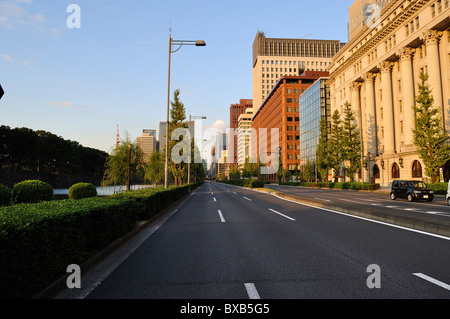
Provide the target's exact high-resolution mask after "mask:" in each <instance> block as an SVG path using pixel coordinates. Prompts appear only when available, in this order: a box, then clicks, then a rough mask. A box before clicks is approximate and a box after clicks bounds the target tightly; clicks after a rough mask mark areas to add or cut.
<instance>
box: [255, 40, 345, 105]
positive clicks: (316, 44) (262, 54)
mask: <svg viewBox="0 0 450 319" xmlns="http://www.w3.org/2000/svg"><path fill="white" fill-rule="evenodd" d="M343 46H344V44H342V43H341V42H340V41H335V40H312V39H278V38H266V36H265V34H264V33H263V32H258V33H257V34H256V37H255V40H254V42H253V107H255V108H256V109H257V108H259V107H260V106H261V104H262V103H263V101H264V100H265V98H266V97H267V96H268V95H269V93H270V92H271V91H272V89H273V88H274V86H275V84H277V82H278V80H279V79H280V78H281V77H282V76H298V75H301V74H302V73H303V72H304V71H327V67H328V66H329V65H330V64H331V62H332V58H333V56H334V55H335V54H336V53H337V52H338V51H339V50H340V49H341V48H342V47H343Z"/></svg>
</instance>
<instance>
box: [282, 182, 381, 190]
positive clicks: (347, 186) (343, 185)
mask: <svg viewBox="0 0 450 319" xmlns="http://www.w3.org/2000/svg"><path fill="white" fill-rule="evenodd" d="M278 185H287V186H301V187H314V188H330V189H332V188H336V189H354V190H372V191H373V190H378V189H380V184H368V183H364V184H361V183H356V182H355V183H350V182H345V183H322V182H321V183H313V182H299V183H293V182H289V183H284V182H280V183H278Z"/></svg>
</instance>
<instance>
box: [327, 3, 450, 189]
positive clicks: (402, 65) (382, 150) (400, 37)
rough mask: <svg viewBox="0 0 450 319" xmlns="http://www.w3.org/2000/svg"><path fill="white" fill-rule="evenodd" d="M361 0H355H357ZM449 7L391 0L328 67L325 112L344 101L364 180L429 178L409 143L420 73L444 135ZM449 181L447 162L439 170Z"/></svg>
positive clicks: (449, 123) (449, 110) (449, 74)
mask: <svg viewBox="0 0 450 319" xmlns="http://www.w3.org/2000/svg"><path fill="white" fill-rule="evenodd" d="M357 2H359V0H358V1H357ZM449 14H450V8H449V1H447V0H433V1H421V0H391V1H389V2H388V4H387V5H385V6H384V8H383V10H382V11H381V12H380V15H379V19H380V23H379V24H378V25H377V26H376V27H371V26H368V25H366V26H364V28H363V29H362V30H361V31H360V32H359V33H358V34H357V35H356V36H355V37H354V38H352V39H351V40H350V41H349V43H347V45H346V46H345V47H344V48H343V49H342V50H341V51H340V52H339V53H338V54H337V55H336V56H335V57H334V59H333V63H332V64H331V66H330V79H329V80H328V81H327V85H329V86H330V93H331V111H332V112H334V111H335V110H338V111H339V112H340V113H341V114H342V112H343V109H344V105H345V103H346V102H349V103H351V106H352V109H353V110H354V111H355V113H356V114H357V120H358V128H359V129H361V130H362V139H363V154H362V155H363V157H364V158H365V159H366V163H368V165H367V166H368V168H367V170H366V169H364V170H363V176H362V179H363V180H364V181H369V180H370V181H371V182H376V183H379V184H381V185H384V186H388V185H389V184H390V183H391V182H392V181H393V180H395V179H400V178H401V179H428V178H430V176H426V175H425V170H424V163H423V161H422V160H421V159H420V157H419V154H418V152H417V147H416V146H415V145H414V143H413V133H412V130H413V129H414V128H415V122H416V114H415V112H414V110H413V106H414V105H415V103H416V97H417V96H418V84H419V83H420V78H419V75H420V73H422V72H423V73H426V74H428V76H429V80H428V84H429V85H430V88H431V90H432V94H433V97H434V105H435V106H437V107H438V108H439V109H440V111H441V112H440V114H439V116H440V117H441V119H442V123H443V127H442V130H444V131H445V132H447V134H450V105H449V98H450V80H449V79H450V60H449V56H450V55H449V54H450V19H449ZM442 169H443V175H444V178H445V180H446V181H447V180H448V179H449V178H450V162H449V163H447V164H446V165H444V167H442Z"/></svg>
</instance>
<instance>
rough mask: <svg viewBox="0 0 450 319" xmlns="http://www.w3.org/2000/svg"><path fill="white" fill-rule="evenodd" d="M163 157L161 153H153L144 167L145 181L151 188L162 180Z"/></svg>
mask: <svg viewBox="0 0 450 319" xmlns="http://www.w3.org/2000/svg"><path fill="white" fill-rule="evenodd" d="M164 173H165V172H164V156H163V154H162V153H158V152H153V153H152V155H151V156H150V159H149V161H148V164H147V165H146V166H145V179H146V180H149V181H150V182H151V183H152V184H153V186H155V187H156V186H157V185H158V183H160V182H161V181H162V180H163V179H164Z"/></svg>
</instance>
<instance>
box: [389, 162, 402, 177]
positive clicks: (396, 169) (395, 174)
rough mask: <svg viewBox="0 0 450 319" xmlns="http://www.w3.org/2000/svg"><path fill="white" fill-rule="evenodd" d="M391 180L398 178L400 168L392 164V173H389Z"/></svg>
mask: <svg viewBox="0 0 450 319" xmlns="http://www.w3.org/2000/svg"><path fill="white" fill-rule="evenodd" d="M391 176H392V178H400V167H399V166H398V164H397V163H394V164H393V165H392V172H391Z"/></svg>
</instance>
